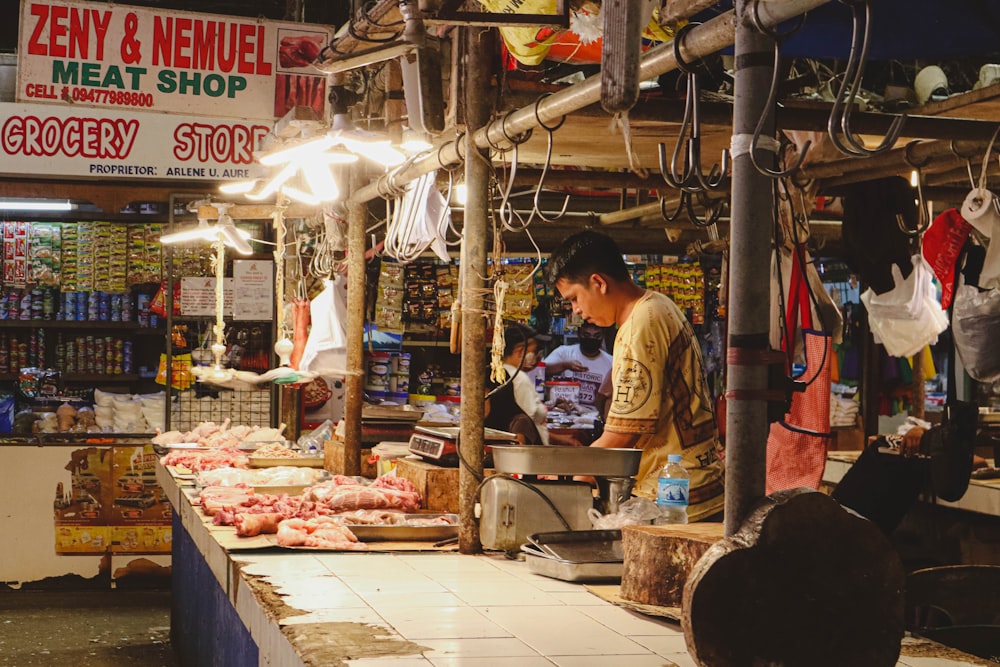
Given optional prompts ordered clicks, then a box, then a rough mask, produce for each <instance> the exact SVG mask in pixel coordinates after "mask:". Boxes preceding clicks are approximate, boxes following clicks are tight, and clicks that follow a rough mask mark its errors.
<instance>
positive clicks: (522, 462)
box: [491, 445, 642, 477]
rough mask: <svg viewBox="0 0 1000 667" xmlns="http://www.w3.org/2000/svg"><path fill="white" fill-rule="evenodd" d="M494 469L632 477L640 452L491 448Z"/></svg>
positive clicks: (588, 449)
mask: <svg viewBox="0 0 1000 667" xmlns="http://www.w3.org/2000/svg"><path fill="white" fill-rule="evenodd" d="M491 450H492V452H493V467H494V468H496V470H497V471H498V472H506V473H519V474H522V475H594V476H601V477H631V476H632V475H634V474H636V473H637V472H639V459H640V458H642V450H641V449H605V448H602V447H563V446H558V445H547V446H530V445H493V446H492V447H491Z"/></svg>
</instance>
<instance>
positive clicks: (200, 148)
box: [0, 103, 272, 181]
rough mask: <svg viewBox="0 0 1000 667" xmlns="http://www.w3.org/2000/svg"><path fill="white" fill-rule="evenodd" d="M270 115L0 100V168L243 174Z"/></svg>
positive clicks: (50, 172)
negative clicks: (191, 114) (258, 118)
mask: <svg viewBox="0 0 1000 667" xmlns="http://www.w3.org/2000/svg"><path fill="white" fill-rule="evenodd" d="M271 128H272V123H270V122H269V121H265V122H255V121H235V120H233V119H230V118H187V117H181V116H171V115H168V114H156V113H137V112H130V111H105V110H101V109H80V108H75V107H65V108H60V107H54V106H51V105H47V104H11V103H8V104H0V173H3V174H6V175H16V176H63V177H68V178H72V177H95V178H100V177H109V176H110V177H118V178H156V179H171V178H178V179H189V180H215V181H222V180H246V179H248V178H254V177H256V176H257V175H258V174H257V170H259V169H261V167H260V166H259V165H257V164H255V163H254V156H253V151H254V149H255V148H256V147H257V146H258V144H259V143H260V140H261V139H262V138H263V137H264V135H266V134H267V133H268V132H270V131H271Z"/></svg>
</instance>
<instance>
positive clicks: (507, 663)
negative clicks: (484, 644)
mask: <svg viewBox="0 0 1000 667" xmlns="http://www.w3.org/2000/svg"><path fill="white" fill-rule="evenodd" d="M431 664H432V665H434V667H552V662H551V661H549V660H547V659H545V658H543V657H541V656H538V657H536V658H525V657H518V658H431Z"/></svg>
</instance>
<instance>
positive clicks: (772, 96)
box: [750, 0, 812, 178]
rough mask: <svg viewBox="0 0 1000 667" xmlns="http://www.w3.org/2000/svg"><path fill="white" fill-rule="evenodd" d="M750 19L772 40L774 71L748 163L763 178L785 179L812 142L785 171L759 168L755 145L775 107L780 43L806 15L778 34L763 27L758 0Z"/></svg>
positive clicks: (752, 8) (800, 160) (751, 143)
mask: <svg viewBox="0 0 1000 667" xmlns="http://www.w3.org/2000/svg"><path fill="white" fill-rule="evenodd" d="M750 8H751V11H750V19H751V21H752V22H753V25H754V27H755V28H757V30H758V32H761V33H763V34H765V35H768V36H769V37H771V39H773V40H774V69H772V71H771V89H770V91H768V94H767V102H765V104H764V113H762V114H761V116H760V118H759V119H757V126H756V127H755V128H754V131H753V137H752V138H751V139H750V162H752V163H753V166H754V169H756V170H757V171H758V172H760V173H761V174H763V175H764V176H769V177H770V178H785V177H787V176H791V175H792V174H793V173H795V172H796V171H798V170H799V168H800V167H801V166H802V162H803V160H805V159H806V153H807V152H808V151H809V147H810V146H812V141H811V140H810V141H807V142H806V143H805V144H804V145H803V146H802V152H801V153H799V157H798V159H797V160H796V161H795V164H793V165H791V166H790V167H786V168H785V169H771V168H769V167H766V166H761V165H760V164H759V163H758V162H757V144H758V143H759V142H760V136H761V133H762V132H763V131H764V125H765V124H766V123H767V119H768V118H770V116H771V114H772V113H774V109H775V105H776V103H777V101H778V85H779V83H780V80H779V74H780V70H779V67H780V65H781V41H782V40H784V39H786V38H788V37H790V36H791V35H793V34H795V33H796V32H798V31H799V29H800V28H801V27H802V26H803V25H804V24H805V20H806V15H805V14H802V15H801V16H800V17H799V22H798V24H797V25H796V26H795V27H794V28H792V29H791V30H789V31H788V32H785V33H781V34H779V33H778V32H777V31H776V30H774V29H773V28H770V27H768V26H766V25H764V23H763V21H761V19H760V0H754V2H753V4H752V5H751V6H750Z"/></svg>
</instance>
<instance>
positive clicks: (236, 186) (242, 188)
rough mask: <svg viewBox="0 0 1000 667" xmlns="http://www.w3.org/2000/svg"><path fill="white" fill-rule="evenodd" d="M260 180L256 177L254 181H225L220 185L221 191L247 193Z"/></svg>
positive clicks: (228, 193)
mask: <svg viewBox="0 0 1000 667" xmlns="http://www.w3.org/2000/svg"><path fill="white" fill-rule="evenodd" d="M258 182H259V181H258V180H257V179H254V180H252V181H230V182H229V183H223V184H222V185H220V186H219V192H223V193H225V194H227V195H245V194H246V193H248V192H251V191H252V190H253V189H254V188H255V187H257V183H258Z"/></svg>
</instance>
